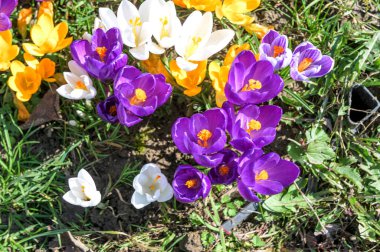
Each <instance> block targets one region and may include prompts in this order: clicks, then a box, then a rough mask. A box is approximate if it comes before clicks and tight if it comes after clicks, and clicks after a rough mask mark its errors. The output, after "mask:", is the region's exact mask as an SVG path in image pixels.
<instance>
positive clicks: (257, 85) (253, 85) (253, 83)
mask: <svg viewBox="0 0 380 252" xmlns="http://www.w3.org/2000/svg"><path fill="white" fill-rule="evenodd" d="M261 88H262V85H261V82H260V81H258V80H254V79H250V80H249V81H248V84H245V85H244V87H243V88H242V90H241V91H243V92H245V91H252V90H256V89H261Z"/></svg>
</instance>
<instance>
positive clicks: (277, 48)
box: [273, 46, 285, 58]
mask: <svg viewBox="0 0 380 252" xmlns="http://www.w3.org/2000/svg"><path fill="white" fill-rule="evenodd" d="M284 51H285V49H284V47H282V46H274V47H273V57H275V58H276V57H277V56H278V55H280V54H282V53H283V52H284Z"/></svg>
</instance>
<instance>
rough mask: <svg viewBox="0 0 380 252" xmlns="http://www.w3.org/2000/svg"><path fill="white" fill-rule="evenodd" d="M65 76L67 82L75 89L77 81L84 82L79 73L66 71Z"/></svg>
mask: <svg viewBox="0 0 380 252" xmlns="http://www.w3.org/2000/svg"><path fill="white" fill-rule="evenodd" d="M63 78H65V80H66V81H67V84H70V85H71V87H72V88H73V89H75V87H76V83H78V82H82V79H81V78H80V77H79V76H78V75H76V74H73V73H71V72H64V73H63Z"/></svg>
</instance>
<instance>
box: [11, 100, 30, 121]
mask: <svg viewBox="0 0 380 252" xmlns="http://www.w3.org/2000/svg"><path fill="white" fill-rule="evenodd" d="M13 103H14V104H15V106H16V108H17V110H18V114H17V119H18V120H19V121H21V122H26V121H27V120H28V119H29V117H30V114H29V111H28V110H27V109H26V107H25V105H24V103H22V102H21V101H20V100H19V99H17V97H13Z"/></svg>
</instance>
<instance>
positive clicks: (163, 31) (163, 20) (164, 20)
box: [160, 17, 169, 39]
mask: <svg viewBox="0 0 380 252" xmlns="http://www.w3.org/2000/svg"><path fill="white" fill-rule="evenodd" d="M160 22H161V23H162V29H161V34H160V38H161V39H163V38H165V37H169V30H168V29H167V28H166V26H167V25H168V24H169V21H168V17H164V18H160Z"/></svg>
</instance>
